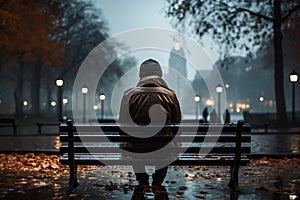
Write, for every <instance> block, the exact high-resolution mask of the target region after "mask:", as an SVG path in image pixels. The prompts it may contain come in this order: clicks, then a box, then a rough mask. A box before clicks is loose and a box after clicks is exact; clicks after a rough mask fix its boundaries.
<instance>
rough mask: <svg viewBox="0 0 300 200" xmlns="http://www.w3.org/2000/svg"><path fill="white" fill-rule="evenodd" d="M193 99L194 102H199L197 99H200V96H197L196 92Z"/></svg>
mask: <svg viewBox="0 0 300 200" xmlns="http://www.w3.org/2000/svg"><path fill="white" fill-rule="evenodd" d="M194 101H195V102H199V101H200V97H199V95H198V94H197V95H196V96H195V97H194Z"/></svg>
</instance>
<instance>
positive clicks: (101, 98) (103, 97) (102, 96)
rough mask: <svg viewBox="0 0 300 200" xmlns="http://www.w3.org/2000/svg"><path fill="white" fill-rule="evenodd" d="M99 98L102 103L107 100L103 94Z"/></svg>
mask: <svg viewBox="0 0 300 200" xmlns="http://www.w3.org/2000/svg"><path fill="white" fill-rule="evenodd" d="M99 98H100V100H101V101H104V100H105V94H103V93H102V94H100V96H99Z"/></svg>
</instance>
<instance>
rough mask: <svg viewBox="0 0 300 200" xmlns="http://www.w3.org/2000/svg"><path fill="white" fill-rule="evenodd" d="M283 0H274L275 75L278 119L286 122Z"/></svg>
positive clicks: (282, 122)
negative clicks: (282, 22)
mask: <svg viewBox="0 0 300 200" xmlns="http://www.w3.org/2000/svg"><path fill="white" fill-rule="evenodd" d="M280 6H281V0H274V24H273V29H274V56H275V59H274V65H275V69H274V75H275V77H274V78H275V80H274V81H275V98H276V110H277V120H278V122H279V123H281V124H284V123H286V122H287V115H286V108H285V99H284V70H283V56H282V33H281V9H280Z"/></svg>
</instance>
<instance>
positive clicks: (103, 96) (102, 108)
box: [99, 93, 105, 120]
mask: <svg viewBox="0 0 300 200" xmlns="http://www.w3.org/2000/svg"><path fill="white" fill-rule="evenodd" d="M99 98H100V101H101V120H103V119H104V100H105V94H104V93H101V94H100V96H99Z"/></svg>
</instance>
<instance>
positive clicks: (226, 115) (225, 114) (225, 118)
mask: <svg viewBox="0 0 300 200" xmlns="http://www.w3.org/2000/svg"><path fill="white" fill-rule="evenodd" d="M223 119H224V123H225V124H228V123H230V113H229V110H228V109H226V110H225V112H224V114H223Z"/></svg>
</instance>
